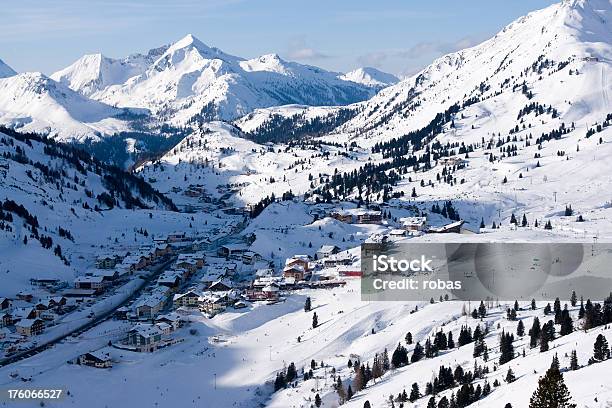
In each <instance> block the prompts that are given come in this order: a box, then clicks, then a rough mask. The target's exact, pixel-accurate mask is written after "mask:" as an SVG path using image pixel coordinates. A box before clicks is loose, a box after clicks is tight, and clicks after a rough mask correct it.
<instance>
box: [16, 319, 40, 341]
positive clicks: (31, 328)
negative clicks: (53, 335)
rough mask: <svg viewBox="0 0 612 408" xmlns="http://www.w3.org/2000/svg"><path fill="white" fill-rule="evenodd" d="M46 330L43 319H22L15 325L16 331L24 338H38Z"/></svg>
mask: <svg viewBox="0 0 612 408" xmlns="http://www.w3.org/2000/svg"><path fill="white" fill-rule="evenodd" d="M44 329H45V322H43V321H42V320H41V319H22V320H20V321H18V322H17V323H15V331H16V332H17V333H19V334H21V335H23V336H26V337H30V336H36V335H38V334H40V333H42V332H43V330H44Z"/></svg>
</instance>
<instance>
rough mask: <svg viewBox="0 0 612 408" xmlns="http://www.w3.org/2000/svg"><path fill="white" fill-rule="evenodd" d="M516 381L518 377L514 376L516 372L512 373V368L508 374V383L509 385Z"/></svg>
mask: <svg viewBox="0 0 612 408" xmlns="http://www.w3.org/2000/svg"><path fill="white" fill-rule="evenodd" d="M515 380H516V376H515V375H514V371H512V368H508V373H507V374H506V382H507V383H508V384H510V383H512V382H514V381H515Z"/></svg>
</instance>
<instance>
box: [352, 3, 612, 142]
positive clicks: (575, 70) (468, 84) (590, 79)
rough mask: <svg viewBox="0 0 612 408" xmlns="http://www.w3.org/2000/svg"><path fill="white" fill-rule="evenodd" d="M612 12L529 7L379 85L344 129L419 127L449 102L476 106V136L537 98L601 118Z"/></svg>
mask: <svg viewBox="0 0 612 408" xmlns="http://www.w3.org/2000/svg"><path fill="white" fill-rule="evenodd" d="M611 18H612V5H611V3H610V1H609V0H563V1H562V2H561V3H558V4H554V5H552V6H550V7H548V8H546V9H543V10H539V11H535V12H532V13H530V14H528V15H527V16H525V17H522V18H519V19H518V20H516V21H514V22H513V23H511V24H510V25H508V26H507V27H505V28H504V29H503V30H502V31H501V32H500V33H498V34H497V35H495V37H493V38H491V39H489V40H487V41H485V42H484V43H482V44H480V45H478V46H475V47H473V48H469V49H465V50H461V51H458V52H455V53H452V54H448V55H445V56H443V57H441V58H439V59H437V60H436V61H434V62H433V63H432V64H431V65H430V66H428V67H426V68H425V69H424V70H422V71H421V72H419V73H417V74H416V75H414V76H412V77H411V78H408V79H406V80H404V81H402V82H400V83H398V84H397V85H394V86H391V87H388V88H386V89H384V90H382V91H381V92H380V93H379V94H377V95H376V96H375V97H374V98H372V99H371V100H369V101H367V102H365V103H363V104H361V106H362V108H363V110H362V112H361V113H360V114H359V115H358V116H356V117H355V118H354V119H353V120H351V121H350V122H349V123H348V124H347V125H346V127H345V128H344V129H343V130H344V131H345V132H346V133H350V134H352V135H353V136H355V135H361V136H365V137H366V138H368V139H372V140H381V139H385V138H388V137H391V136H396V135H398V134H403V133H406V132H408V131H411V130H415V129H419V128H421V127H423V126H425V125H426V124H427V123H429V122H430V121H431V120H432V119H433V118H434V116H435V115H436V114H438V113H441V112H443V111H444V110H445V109H447V108H449V107H450V106H451V105H453V104H459V105H461V107H464V106H467V105H470V106H471V109H472V110H479V111H480V114H479V115H478V117H479V122H480V123H479V125H478V128H479V129H481V131H479V132H472V133H474V134H475V133H478V134H479V135H478V137H480V134H481V133H483V130H484V133H485V135H486V133H487V131H489V132H496V133H497V132H499V131H500V130H504V129H509V126H510V125H512V126H513V123H514V122H515V121H516V116H517V114H518V112H519V110H520V109H521V108H523V107H524V106H525V105H526V104H528V103H531V102H535V101H537V102H539V103H540V104H545V105H552V106H553V107H555V108H556V109H557V110H558V112H559V113H560V115H559V121H565V122H566V123H571V122H577V123H579V124H580V125H582V126H584V125H585V124H586V123H590V122H593V121H595V120H599V119H601V114H602V112H607V111H609V110H610V100H609V98H608V93H609V91H610V88H611V86H612V81H610V80H609V79H608V78H610V76H609V75H610V73H611V72H610V71H611V67H612V65H611V59H610V58H611V57H612V41H611V33H612V21H611ZM475 114H476V112H474V115H475ZM474 115H472V118H474V117H475V116H474ZM466 122H470V119H469V118H467V120H466ZM469 124H470V125H471V123H469Z"/></svg>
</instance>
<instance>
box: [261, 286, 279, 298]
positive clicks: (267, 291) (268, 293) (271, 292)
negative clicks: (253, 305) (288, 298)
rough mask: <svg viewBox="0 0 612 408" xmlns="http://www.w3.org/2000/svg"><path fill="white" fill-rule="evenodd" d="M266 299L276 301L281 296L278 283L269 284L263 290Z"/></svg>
mask: <svg viewBox="0 0 612 408" xmlns="http://www.w3.org/2000/svg"><path fill="white" fill-rule="evenodd" d="M261 291H262V292H263V294H264V297H265V299H266V300H272V301H276V300H278V298H279V293H280V291H279V288H278V286H276V285H268V286H266V287H264V288H263V289H262V290H261Z"/></svg>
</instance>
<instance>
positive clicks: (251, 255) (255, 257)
mask: <svg viewBox="0 0 612 408" xmlns="http://www.w3.org/2000/svg"><path fill="white" fill-rule="evenodd" d="M259 260H261V255H259V254H258V253H256V252H253V251H246V252H244V253H243V254H242V263H244V264H245V265H253V264H254V263H256V262H258V261H259Z"/></svg>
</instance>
